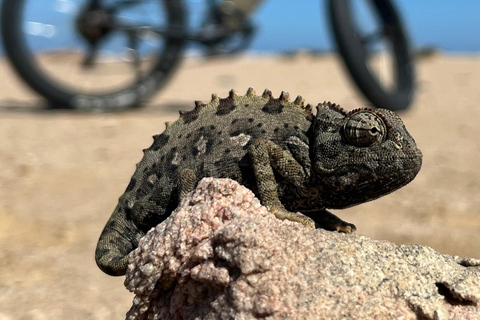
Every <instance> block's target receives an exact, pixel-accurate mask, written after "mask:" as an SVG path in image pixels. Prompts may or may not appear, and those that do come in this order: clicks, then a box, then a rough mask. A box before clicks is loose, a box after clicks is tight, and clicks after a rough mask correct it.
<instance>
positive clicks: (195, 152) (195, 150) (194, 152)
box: [192, 148, 200, 157]
mask: <svg viewBox="0 0 480 320" xmlns="http://www.w3.org/2000/svg"><path fill="white" fill-rule="evenodd" d="M199 153H200V151H199V150H198V149H197V148H192V156H193V157H196V156H198V154H199Z"/></svg>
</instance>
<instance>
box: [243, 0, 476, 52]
mask: <svg viewBox="0 0 480 320" xmlns="http://www.w3.org/2000/svg"><path fill="white" fill-rule="evenodd" d="M395 3H396V4H397V7H398V8H399V10H400V12H401V15H402V17H403V19H404V21H405V24H406V25H407V28H408V31H409V35H410V39H411V41H412V43H413V45H414V46H416V47H425V46H435V47H437V48H440V49H442V50H445V51H461V52H462V51H467V52H472V51H475V52H480V1H478V0H419V1H414V0H396V1H395ZM325 6H326V1H324V0H320V1H318V0H315V1H313V0H296V1H295V0H265V1H264V2H263V3H262V5H261V7H260V8H259V10H258V11H257V12H256V13H255V17H254V20H255V22H256V24H257V25H258V27H259V29H258V32H257V37H256V39H255V41H254V43H253V44H252V49H254V50H268V51H270V50H274V51H276V50H281V51H283V50H292V49H296V48H299V47H306V48H317V49H329V48H331V42H332V41H331V39H330V37H329V34H328V25H327V21H326V14H325Z"/></svg>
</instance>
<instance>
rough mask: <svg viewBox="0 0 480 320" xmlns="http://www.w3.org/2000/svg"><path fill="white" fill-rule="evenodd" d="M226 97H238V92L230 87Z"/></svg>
mask: <svg viewBox="0 0 480 320" xmlns="http://www.w3.org/2000/svg"><path fill="white" fill-rule="evenodd" d="M228 97H229V98H231V99H234V98H235V97H238V92H237V91H235V90H233V89H232V90H230V92H229V93H228Z"/></svg>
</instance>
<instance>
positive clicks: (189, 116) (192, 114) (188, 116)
mask: <svg viewBox="0 0 480 320" xmlns="http://www.w3.org/2000/svg"><path fill="white" fill-rule="evenodd" d="M199 114H200V110H199V109H198V110H197V109H193V110H192V111H188V112H185V113H184V114H182V115H181V116H180V119H183V122H184V123H190V122H193V121H195V120H197V118H198V115H199Z"/></svg>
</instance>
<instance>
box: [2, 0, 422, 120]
mask: <svg viewBox="0 0 480 320" xmlns="http://www.w3.org/2000/svg"><path fill="white" fill-rule="evenodd" d="M259 2H260V1H259V0H242V1H238V0H237V1H232V0H230V1H218V0H205V1H204V4H205V8H206V9H205V12H204V13H202V14H201V15H198V16H201V17H202V19H203V20H202V21H201V23H199V24H197V25H196V26H191V25H190V24H189V23H187V14H186V5H185V3H184V2H183V1H181V0H162V1H160V0H4V1H3V4H2V8H1V27H2V40H3V45H4V48H5V51H6V54H7V56H8V58H9V60H10V62H11V64H12V66H13V67H14V69H15V70H16V72H17V73H18V75H19V76H20V77H21V78H22V79H23V80H24V81H25V82H26V83H27V84H28V85H29V86H30V87H31V88H33V89H34V90H35V91H36V92H38V93H39V94H40V95H42V96H43V97H45V98H46V99H47V100H48V101H49V103H50V105H51V106H52V107H62V108H74V109H100V110H105V111H109V110H120V109H126V108H130V107H134V106H139V105H141V103H142V101H144V100H145V99H147V98H148V97H149V96H151V95H152V94H153V93H155V92H157V91H158V90H160V89H161V87H162V86H163V85H165V84H166V83H167V82H168V80H169V76H170V75H171V74H172V73H174V72H175V70H176V67H177V66H178V64H179V62H180V61H181V58H182V56H183V54H184V49H185V46H186V44H187V43H188V42H195V43H197V44H199V45H200V46H201V47H202V48H203V49H204V52H205V54H207V55H225V54H233V53H237V52H240V51H242V50H244V49H246V48H247V47H248V45H249V43H250V42H251V40H252V38H253V36H254V33H255V32H254V31H255V27H254V26H253V24H252V22H251V18H250V16H251V13H252V12H253V11H254V9H255V7H256V6H257V4H258V3H259ZM326 2H327V4H328V6H327V9H328V10H327V11H328V15H329V21H330V24H331V28H332V31H333V35H334V38H335V40H336V43H337V46H338V50H339V52H340V54H341V56H342V58H343V60H344V62H345V65H346V67H347V70H349V72H350V74H351V76H352V78H353V79H354V81H355V83H356V84H357V85H358V87H359V88H360V90H361V91H362V92H363V94H364V95H365V96H366V97H367V99H369V100H370V102H371V103H372V104H373V105H374V106H375V107H382V108H387V109H390V110H401V109H406V108H407V107H408V106H409V105H410V103H411V101H412V96H413V92H414V68H413V61H412V57H411V55H410V47H409V43H408V41H407V37H406V35H405V30H404V26H403V23H402V21H401V19H400V17H399V15H398V13H397V10H396V8H395V7H394V5H393V3H392V2H391V1H390V0H326ZM379 60H381V61H383V62H382V64H381V67H378V66H377V65H378V63H377V62H378V61H379ZM111 75H115V77H111ZM112 78H113V79H115V80H114V81H112Z"/></svg>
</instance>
